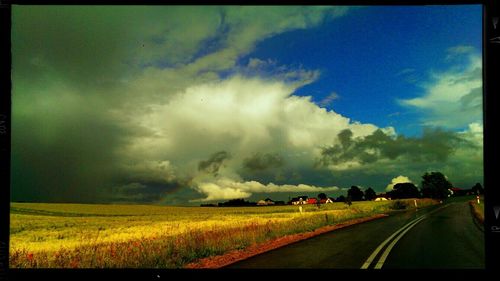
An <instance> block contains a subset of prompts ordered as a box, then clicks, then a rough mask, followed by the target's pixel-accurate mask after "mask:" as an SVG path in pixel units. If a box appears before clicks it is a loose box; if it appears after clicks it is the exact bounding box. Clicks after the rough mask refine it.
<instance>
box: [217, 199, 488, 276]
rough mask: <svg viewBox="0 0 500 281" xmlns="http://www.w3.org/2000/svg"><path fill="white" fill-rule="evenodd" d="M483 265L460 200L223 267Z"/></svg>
mask: <svg viewBox="0 0 500 281" xmlns="http://www.w3.org/2000/svg"><path fill="white" fill-rule="evenodd" d="M484 266H485V254H484V233H483V231H482V230H481V227H480V226H479V225H478V224H477V223H475V221H474V219H473V217H472V215H471V212H470V207H469V205H468V203H467V202H466V201H464V200H463V199H462V200H458V202H457V201H455V202H449V203H444V204H441V205H439V206H432V207H429V208H425V209H421V210H418V211H415V210H412V211H405V212H401V213H396V214H392V215H391V216H389V217H386V218H382V219H378V220H375V221H370V222H366V223H362V224H358V225H354V226H350V227H347V228H342V229H339V230H335V231H332V232H330V233H325V234H322V235H319V236H316V237H314V238H311V239H308V240H305V241H301V242H297V243H294V244H291V245H288V246H285V247H282V248H279V249H276V250H273V251H270V252H267V253H264V254H261V255H258V256H255V257H252V258H249V259H246V260H243V261H240V262H238V263H234V264H232V265H229V266H227V268H254V269H256V268H335V269H359V268H361V267H364V268H369V269H373V268H375V269H377V268H383V269H393V268H398V269H399V268H418V269H423V268H426V269H436V268H437V269H462V268H467V269H478V268H479V269H481V268H484Z"/></svg>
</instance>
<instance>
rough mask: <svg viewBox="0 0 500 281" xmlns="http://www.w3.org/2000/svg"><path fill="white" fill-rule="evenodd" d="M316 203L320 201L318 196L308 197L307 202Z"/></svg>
mask: <svg viewBox="0 0 500 281" xmlns="http://www.w3.org/2000/svg"><path fill="white" fill-rule="evenodd" d="M316 203H318V200H317V199H316V198H309V199H307V204H316Z"/></svg>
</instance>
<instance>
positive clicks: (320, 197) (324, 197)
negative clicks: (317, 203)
mask: <svg viewBox="0 0 500 281" xmlns="http://www.w3.org/2000/svg"><path fill="white" fill-rule="evenodd" d="M318 198H319V200H322V199H326V198H328V196H326V194H324V193H320V194H318Z"/></svg>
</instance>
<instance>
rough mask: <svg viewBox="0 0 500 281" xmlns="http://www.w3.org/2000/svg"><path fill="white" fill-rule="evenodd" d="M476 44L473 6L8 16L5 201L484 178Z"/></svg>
mask: <svg viewBox="0 0 500 281" xmlns="http://www.w3.org/2000/svg"><path fill="white" fill-rule="evenodd" d="M481 36H482V14H481V6H480V5H454V6H439V5H433V6H400V7H397V6H356V7H348V6H307V7H300V6H281V7H280V6H262V7H251V6H232V7H231V6H209V7H197V6H156V7H148V6H133V7H126V6H95V7H94V6H80V7H79V6H13V7H12V38H11V42H12V146H11V166H12V169H11V179H12V181H11V200H12V201H29V202H81V203H138V204H145V203H147V204H169V205H199V204H204V203H215V202H223V201H227V200H230V199H236V198H244V199H245V200H250V201H257V200H259V199H263V198H266V197H271V198H272V199H274V200H285V201H286V200H288V198H289V197H293V196H297V195H309V196H316V195H317V194H318V193H321V192H324V193H326V194H328V195H330V196H332V197H336V196H339V195H342V194H345V193H346V190H347V189H348V188H349V187H350V186H352V185H357V186H360V187H361V188H362V189H366V188H368V187H372V188H373V189H374V190H375V191H376V192H379V193H380V192H385V191H388V190H391V188H392V186H394V184H396V183H398V182H413V183H414V184H416V185H417V186H419V185H420V182H421V176H422V175H423V174H424V173H425V172H430V171H440V172H442V173H443V174H445V175H446V176H447V177H448V179H449V181H450V182H452V184H453V185H454V186H457V187H462V188H470V187H471V186H473V185H474V184H475V183H477V182H479V183H481V184H482V183H483V119H482V37H481Z"/></svg>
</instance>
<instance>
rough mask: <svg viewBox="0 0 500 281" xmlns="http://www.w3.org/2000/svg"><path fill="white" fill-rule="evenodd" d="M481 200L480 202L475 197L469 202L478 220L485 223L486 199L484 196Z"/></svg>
mask: <svg viewBox="0 0 500 281" xmlns="http://www.w3.org/2000/svg"><path fill="white" fill-rule="evenodd" d="M479 202H480V203H479V204H478V203H477V200H476V199H474V200H471V201H469V204H470V206H471V209H472V210H471V211H472V214H473V215H474V216H475V217H476V219H477V220H479V222H481V223H484V201H483V198H482V197H481V198H480V201H479Z"/></svg>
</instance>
